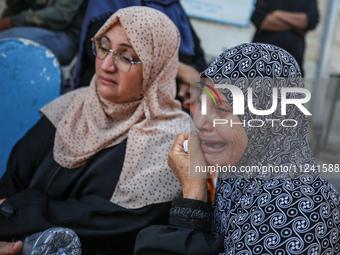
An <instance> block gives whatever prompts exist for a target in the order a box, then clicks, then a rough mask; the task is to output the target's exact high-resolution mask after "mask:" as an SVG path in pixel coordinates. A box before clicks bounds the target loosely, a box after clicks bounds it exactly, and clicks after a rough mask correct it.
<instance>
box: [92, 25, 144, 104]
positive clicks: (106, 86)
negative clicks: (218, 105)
mask: <svg viewBox="0 0 340 255" xmlns="http://www.w3.org/2000/svg"><path fill="white" fill-rule="evenodd" d="M102 41H103V42H104V43H105V45H107V46H108V47H109V48H110V49H112V50H119V51H122V52H124V53H125V54H127V55H128V56H129V57H131V58H132V60H133V61H134V62H138V61H140V59H139V58H138V56H137V54H136V52H135V50H134V49H133V48H132V46H131V44H130V42H129V39H128V37H127V35H126V34H125V31H124V28H123V27H122V25H121V24H120V22H117V23H115V24H114V25H113V26H112V27H111V28H110V29H109V30H108V31H107V32H106V33H105V34H104V35H103V37H102ZM112 54H113V53H112V52H109V54H108V55H107V56H106V57H105V58H104V59H103V60H101V59H99V58H98V57H97V58H96V85H97V89H98V92H99V94H100V95H101V96H102V97H104V98H105V99H107V100H109V101H111V102H114V103H123V102H130V101H134V100H135V99H136V98H137V97H139V93H140V91H141V90H142V87H143V69H142V68H143V67H142V64H136V65H132V66H131V69H130V71H129V72H128V73H123V72H121V71H120V70H118V69H117V67H116V66H115V65H114V64H113V58H112Z"/></svg>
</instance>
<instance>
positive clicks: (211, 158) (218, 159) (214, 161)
mask: <svg viewBox="0 0 340 255" xmlns="http://www.w3.org/2000/svg"><path fill="white" fill-rule="evenodd" d="M222 156H223V155H211V154H208V153H204V158H205V161H206V162H207V163H208V164H209V165H212V166H216V165H219V166H227V165H228V164H230V163H227V162H228V160H226V159H225V158H223V157H222ZM224 156H225V155H224Z"/></svg>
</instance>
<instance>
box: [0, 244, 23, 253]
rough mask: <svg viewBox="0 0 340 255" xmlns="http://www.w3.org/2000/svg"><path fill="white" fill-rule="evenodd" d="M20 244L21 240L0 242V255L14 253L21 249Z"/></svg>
mask: <svg viewBox="0 0 340 255" xmlns="http://www.w3.org/2000/svg"><path fill="white" fill-rule="evenodd" d="M22 246H23V243H22V241H17V242H12V243H9V242H0V255H15V254H17V253H19V252H20V251H21V249H22Z"/></svg>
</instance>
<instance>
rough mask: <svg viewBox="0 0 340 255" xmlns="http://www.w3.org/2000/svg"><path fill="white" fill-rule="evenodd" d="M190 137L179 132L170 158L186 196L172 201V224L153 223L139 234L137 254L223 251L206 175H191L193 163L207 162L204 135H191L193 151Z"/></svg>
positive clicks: (163, 254)
mask: <svg viewBox="0 0 340 255" xmlns="http://www.w3.org/2000/svg"><path fill="white" fill-rule="evenodd" d="M186 139H189V134H179V135H178V136H177V138H176V140H175V142H174V144H173V147H172V148H171V150H170V152H169V159H168V164H169V166H170V167H171V169H172V170H173V171H174V173H175V175H176V177H177V178H178V180H179V182H180V183H181V185H182V188H183V198H182V199H177V200H175V201H173V202H172V207H171V209H170V218H169V224H168V225H164V226H151V227H148V228H146V229H143V230H142V231H141V232H140V233H139V234H138V236H137V240H136V246H135V251H134V255H151V254H158V255H170V254H195V255H203V254H205V255H208V254H209V255H210V254H217V253H219V252H222V251H223V239H224V238H223V236H220V237H214V236H213V235H212V233H211V222H212V214H213V209H212V207H211V206H210V205H209V204H208V203H206V200H207V186H206V179H205V178H197V177H191V176H190V164H192V165H193V166H195V165H205V160H204V157H203V153H202V151H201V149H200V139H199V137H198V134H197V133H193V134H191V135H190V139H189V145H188V148H189V154H186V153H185V152H184V150H183V142H184V140H186ZM190 143H191V146H190ZM190 155H195V156H192V157H191V158H190ZM190 161H191V162H190Z"/></svg>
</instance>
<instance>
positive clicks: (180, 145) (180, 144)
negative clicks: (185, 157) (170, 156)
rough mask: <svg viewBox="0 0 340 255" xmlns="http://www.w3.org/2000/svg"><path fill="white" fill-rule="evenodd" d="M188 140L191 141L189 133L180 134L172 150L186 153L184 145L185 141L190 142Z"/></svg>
mask: <svg viewBox="0 0 340 255" xmlns="http://www.w3.org/2000/svg"><path fill="white" fill-rule="evenodd" d="M188 139H189V134H188V133H180V134H178V135H177V137H176V139H175V141H174V144H173V145H172V148H171V150H174V151H179V152H181V151H183V152H184V149H183V143H184V140H188ZM171 150H170V151H171Z"/></svg>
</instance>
